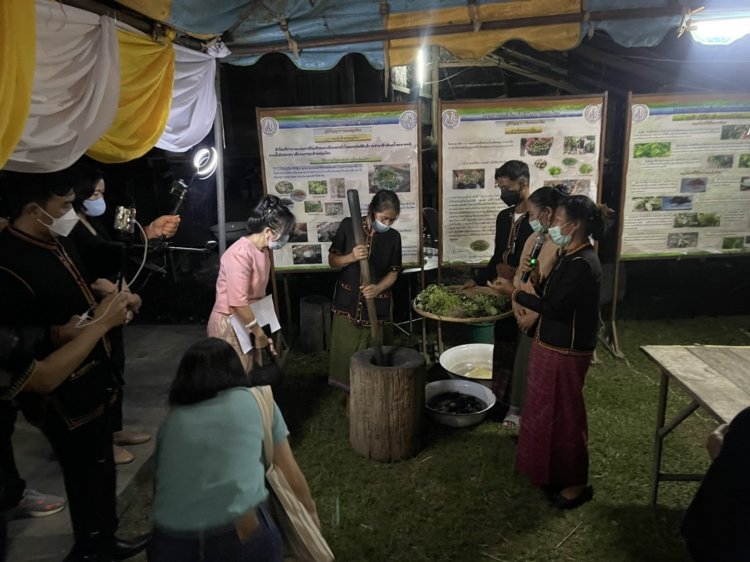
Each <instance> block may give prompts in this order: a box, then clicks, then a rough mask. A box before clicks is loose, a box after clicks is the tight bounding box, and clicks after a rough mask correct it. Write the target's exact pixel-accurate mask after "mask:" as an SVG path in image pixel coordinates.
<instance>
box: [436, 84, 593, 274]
mask: <svg viewBox="0 0 750 562" xmlns="http://www.w3.org/2000/svg"><path fill="white" fill-rule="evenodd" d="M605 108H606V95H605V94H601V95H596V96H585V97H579V96H569V97H568V96H558V97H555V98H549V99H546V98H545V99H541V98H540V99H514V100H483V101H480V100H477V101H456V102H444V103H443V104H442V108H441V115H442V128H441V142H440V144H441V164H440V170H441V179H440V191H441V195H440V200H441V217H442V222H441V225H442V228H441V235H440V247H441V263H442V264H451V265H460V264H480V263H486V262H487V261H489V259H490V258H491V257H492V253H493V251H494V236H495V219H496V217H497V214H498V213H499V212H500V211H501V210H502V209H504V208H505V204H504V203H503V202H502V201H501V200H500V190H499V189H497V188H496V187H495V169H496V168H498V167H499V166H501V165H502V164H503V163H504V162H507V161H508V160H521V161H523V162H526V163H527V164H528V165H529V170H530V175H531V182H530V188H531V190H532V191H533V190H534V189H536V188H538V187H542V186H544V185H556V184H560V183H562V184H564V185H565V186H566V187H567V188H568V189H569V191H570V192H571V193H572V194H584V195H588V196H589V197H591V198H592V199H593V200H594V201H598V200H599V186H600V184H601V155H602V154H603V151H602V139H603V138H604V134H603V128H604V122H605V119H604V117H605Z"/></svg>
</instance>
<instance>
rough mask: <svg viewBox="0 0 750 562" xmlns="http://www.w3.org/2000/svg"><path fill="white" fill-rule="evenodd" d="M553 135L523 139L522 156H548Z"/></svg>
mask: <svg viewBox="0 0 750 562" xmlns="http://www.w3.org/2000/svg"><path fill="white" fill-rule="evenodd" d="M553 141H554V139H553V138H552V137H530V138H526V139H521V154H520V156H547V155H548V154H549V151H550V149H551V148H552V142H553Z"/></svg>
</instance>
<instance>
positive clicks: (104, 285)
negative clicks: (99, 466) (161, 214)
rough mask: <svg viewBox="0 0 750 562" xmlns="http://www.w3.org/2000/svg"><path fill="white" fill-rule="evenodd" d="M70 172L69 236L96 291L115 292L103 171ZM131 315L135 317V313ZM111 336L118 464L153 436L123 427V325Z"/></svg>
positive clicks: (137, 302) (118, 262) (134, 303)
mask: <svg viewBox="0 0 750 562" xmlns="http://www.w3.org/2000/svg"><path fill="white" fill-rule="evenodd" d="M70 173H71V177H72V178H73V180H74V186H73V191H74V193H75V199H74V200H73V208H74V209H75V211H76V215H77V216H78V218H79V223H78V224H77V225H76V227H75V228H74V229H73V231H72V232H71V233H70V235H69V237H68V238H69V239H70V240H72V242H73V243H74V244H75V246H76V250H77V251H78V253H79V255H80V257H81V261H82V262H83V264H84V266H85V269H86V272H87V275H88V278H89V281H90V282H91V284H92V289H93V290H94V293H95V294H96V295H97V296H99V297H103V296H105V295H108V294H111V293H113V292H116V290H117V287H116V283H117V279H118V277H119V275H120V269H121V267H122V253H121V250H120V248H118V247H117V245H116V244H115V243H113V240H112V237H111V235H110V233H109V230H108V229H107V228H106V227H105V225H104V222H103V221H102V220H101V218H100V217H101V216H102V215H103V214H104V213H105V211H106V209H107V205H106V202H105V199H104V193H105V191H106V185H105V183H104V176H103V174H102V173H101V171H99V170H98V169H96V168H94V167H93V166H89V165H88V164H86V163H85V162H83V161H79V162H77V163H76V164H74V165H73V166H72V167H71V168H70ZM174 219H175V220H176V221H177V222H174V224H173V223H172V222H170V223H169V230H168V232H167V233H168V235H169V236H171V235H173V234H174V233H175V232H176V230H177V225H178V224H179V217H178V216H175V217H174ZM157 220H158V219H157ZM126 297H127V299H128V304H129V307H130V310H131V311H132V313H133V314H135V313H137V312H138V311H139V310H140V308H141V304H142V301H141V297H140V296H138V295H137V294H135V293H132V292H128V293H127V294H126ZM130 319H132V314H131V318H130ZM130 319H129V320H130ZM109 340H110V343H111V344H112V364H113V366H114V370H115V374H116V376H117V379H118V382H119V383H120V384H119V387H118V389H117V392H116V401H115V403H114V404H113V405H112V408H111V420H112V431H113V439H114V456H115V464H128V463H130V462H133V460H134V458H135V457H134V455H133V453H132V452H130V451H129V450H128V449H125V448H124V446H127V445H139V444H142V443H146V442H148V441H149V440H150V439H151V435H150V434H149V433H147V432H144V431H136V430H134V429H126V428H123V424H122V420H123V413H122V404H123V387H124V385H125V379H124V373H125V343H124V340H123V332H122V329H121V328H116V329H114V330H112V331H111V332H110V333H109Z"/></svg>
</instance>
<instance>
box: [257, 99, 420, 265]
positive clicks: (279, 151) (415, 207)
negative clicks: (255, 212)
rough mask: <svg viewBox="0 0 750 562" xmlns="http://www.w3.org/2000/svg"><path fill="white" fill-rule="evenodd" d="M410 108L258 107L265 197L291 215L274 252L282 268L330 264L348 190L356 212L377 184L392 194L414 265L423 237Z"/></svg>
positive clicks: (415, 121) (416, 133) (415, 129)
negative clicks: (354, 195) (289, 229)
mask: <svg viewBox="0 0 750 562" xmlns="http://www.w3.org/2000/svg"><path fill="white" fill-rule="evenodd" d="M417 111H418V110H417V107H416V106H411V105H396V104H382V105H349V106H336V107H300V108H284V109H258V110H257V117H258V124H259V125H258V129H259V131H258V134H259V137H260V146H261V154H262V162H263V184H264V190H265V192H266V193H267V194H273V195H277V196H279V197H281V198H282V200H283V201H284V202H286V203H287V204H288V206H289V208H290V209H291V210H292V212H293V213H294V216H295V218H296V225H295V230H294V234H293V236H292V237H291V239H290V243H289V244H287V245H286V246H285V247H284V248H283V249H282V250H281V251H277V252H274V266H275V268H276V269H277V270H280V271H294V270H311V269H328V249H329V247H330V245H331V241H332V240H333V236H334V235H335V234H336V231H337V230H338V226H339V224H340V223H341V220H342V219H343V218H344V217H347V216H349V208H348V205H347V200H346V191H347V190H348V189H356V190H357V191H358V192H359V199H360V205H361V206H362V209H361V212H362V214H363V215H364V214H366V213H367V206H368V205H369V203H370V200H371V199H372V196H373V195H374V194H375V193H376V192H377V191H378V190H379V189H388V190H391V191H394V192H396V194H397V195H398V197H399V200H400V202H401V214H400V216H399V218H398V220H397V221H396V223H395V224H394V228H395V229H396V230H398V231H399V233H400V234H401V243H402V252H403V253H402V259H403V263H404V266H405V267H408V266H413V265H416V264H417V263H419V258H420V247H421V239H422V226H421V224H422V221H421V217H422V212H421V201H422V198H421V179H420V178H421V173H420V172H421V165H420V161H421V158H420V156H421V150H420V127H419V115H418V112H417Z"/></svg>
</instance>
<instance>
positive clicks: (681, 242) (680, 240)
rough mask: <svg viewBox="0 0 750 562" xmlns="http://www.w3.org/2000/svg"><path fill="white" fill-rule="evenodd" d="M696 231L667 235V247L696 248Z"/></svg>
mask: <svg viewBox="0 0 750 562" xmlns="http://www.w3.org/2000/svg"><path fill="white" fill-rule="evenodd" d="M697 247H698V233H697V232H685V233H684V234H683V233H679V234H668V235H667V248H697Z"/></svg>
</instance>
